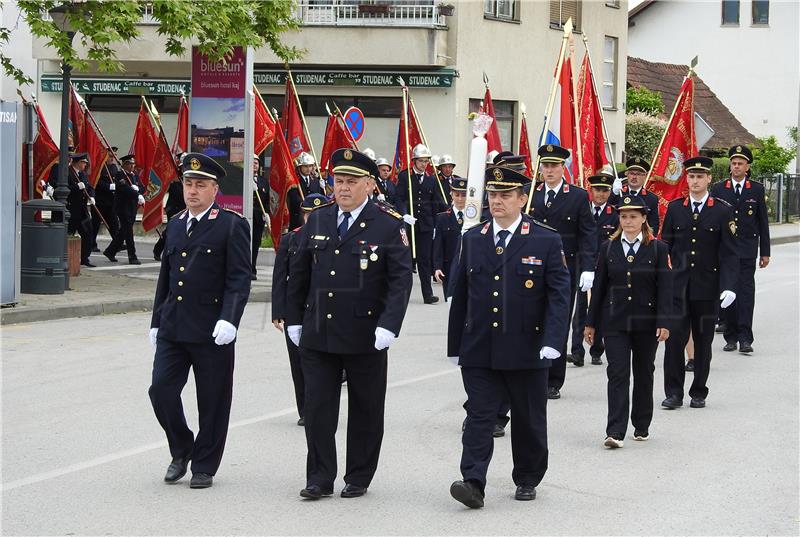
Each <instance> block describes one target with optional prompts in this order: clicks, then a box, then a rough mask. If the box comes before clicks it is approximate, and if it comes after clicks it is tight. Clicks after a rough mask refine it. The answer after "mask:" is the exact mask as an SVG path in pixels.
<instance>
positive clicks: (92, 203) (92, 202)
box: [89, 197, 97, 205]
mask: <svg viewBox="0 0 800 537" xmlns="http://www.w3.org/2000/svg"><path fill="white" fill-rule="evenodd" d="M89 205H97V201H95V199H94V198H91V197H90V198H89Z"/></svg>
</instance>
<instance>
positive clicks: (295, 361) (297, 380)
mask: <svg viewBox="0 0 800 537" xmlns="http://www.w3.org/2000/svg"><path fill="white" fill-rule="evenodd" d="M283 336H284V338H285V339H286V352H287V354H288V355H289V368H290V370H291V372H292V384H293V385H294V400H295V404H297V415H298V416H300V417H301V418H302V417H304V416H305V413H304V410H305V402H306V382H305V376H304V375H303V365H302V359H301V358H300V347H298V346H297V345H295V344H294V343H293V342H292V340H291V339H289V334H288V333H286V328H285V327H284V330H283Z"/></svg>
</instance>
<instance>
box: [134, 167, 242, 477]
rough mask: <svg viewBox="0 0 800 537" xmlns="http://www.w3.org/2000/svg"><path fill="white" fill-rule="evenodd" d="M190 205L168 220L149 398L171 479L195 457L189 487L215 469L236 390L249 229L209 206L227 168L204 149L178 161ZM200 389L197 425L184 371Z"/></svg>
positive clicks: (153, 326) (153, 330)
mask: <svg viewBox="0 0 800 537" xmlns="http://www.w3.org/2000/svg"><path fill="white" fill-rule="evenodd" d="M182 172H183V192H184V198H185V200H186V207H187V209H186V210H185V211H183V212H181V213H180V214H179V215H177V216H175V217H173V218H172V219H171V220H170V221H169V223H168V224H167V228H166V231H165V232H164V233H165V236H166V239H165V244H164V252H163V254H162V258H161V270H160V272H159V274H158V284H157V286H156V297H155V301H154V303H153V316H152V320H151V323H150V326H151V328H150V341H151V343H152V344H153V345H155V347H156V353H155V359H154V361H153V380H152V385H151V386H150V392H149V393H150V401H151V402H152V404H153V410H154V411H155V414H156V417H157V418H158V422H159V423H160V424H161V427H163V429H164V431H165V432H166V434H167V440H168V442H169V449H170V453H171V455H172V463H171V464H170V465H169V467H168V468H167V473H166V475H165V476H164V481H166V482H168V483H174V482H176V481H177V480H179V479H180V478H181V477H183V475H184V474H185V473H186V470H187V466H188V462H189V460H190V459H191V461H192V474H193V475H192V480H191V484H190V486H191V487H192V488H207V487H210V486H211V485H212V481H213V476H214V474H215V473H216V471H217V469H218V468H219V465H220V461H221V459H222V452H223V450H224V448H225V437H226V435H227V433H228V421H229V418H230V409H231V395H232V392H233V363H234V342H235V340H236V334H237V331H238V326H239V321H240V320H241V318H242V314H243V313H244V307H245V305H246V304H247V300H248V298H249V296H250V227H249V226H248V224H247V220H245V219H244V218H243V217H242V216H241V215H239V214H237V213H234V212H233V211H227V210H223V209H220V207H219V206H218V205H217V204H216V203H214V198H215V197H216V195H217V193H218V192H219V186H218V185H217V179H218V178H222V177H224V176H225V169H224V168H223V167H222V166H220V165H219V164H218V163H217V162H215V161H214V160H213V159H212V158H210V157H207V156H205V155H203V154H201V153H189V154H187V155H186V156H185V157H184V159H183V162H182ZM190 368H191V369H193V370H194V378H195V385H196V387H197V407H198V414H199V430H198V432H197V436H195V435H194V434H193V433H192V431H191V429H189V427H188V426H187V425H186V418H185V417H184V414H183V406H182V405H181V391H182V390H183V386H184V385H185V384H186V378H187V376H188V374H189V369H190Z"/></svg>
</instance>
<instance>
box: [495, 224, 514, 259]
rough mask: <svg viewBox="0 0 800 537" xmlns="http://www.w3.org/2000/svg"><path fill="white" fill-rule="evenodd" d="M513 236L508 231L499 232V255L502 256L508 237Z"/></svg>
mask: <svg viewBox="0 0 800 537" xmlns="http://www.w3.org/2000/svg"><path fill="white" fill-rule="evenodd" d="M509 235H511V232H510V231H508V230H507V229H501V230H500V231H498V232H497V253H498V254H502V253H503V248H504V247H505V245H506V239H507V238H508V236H509Z"/></svg>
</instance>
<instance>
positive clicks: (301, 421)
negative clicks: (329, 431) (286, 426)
mask: <svg viewBox="0 0 800 537" xmlns="http://www.w3.org/2000/svg"><path fill="white" fill-rule="evenodd" d="M297 425H298V427H305V426H306V420H304V419H303V418H300V419H299V420H297Z"/></svg>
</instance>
